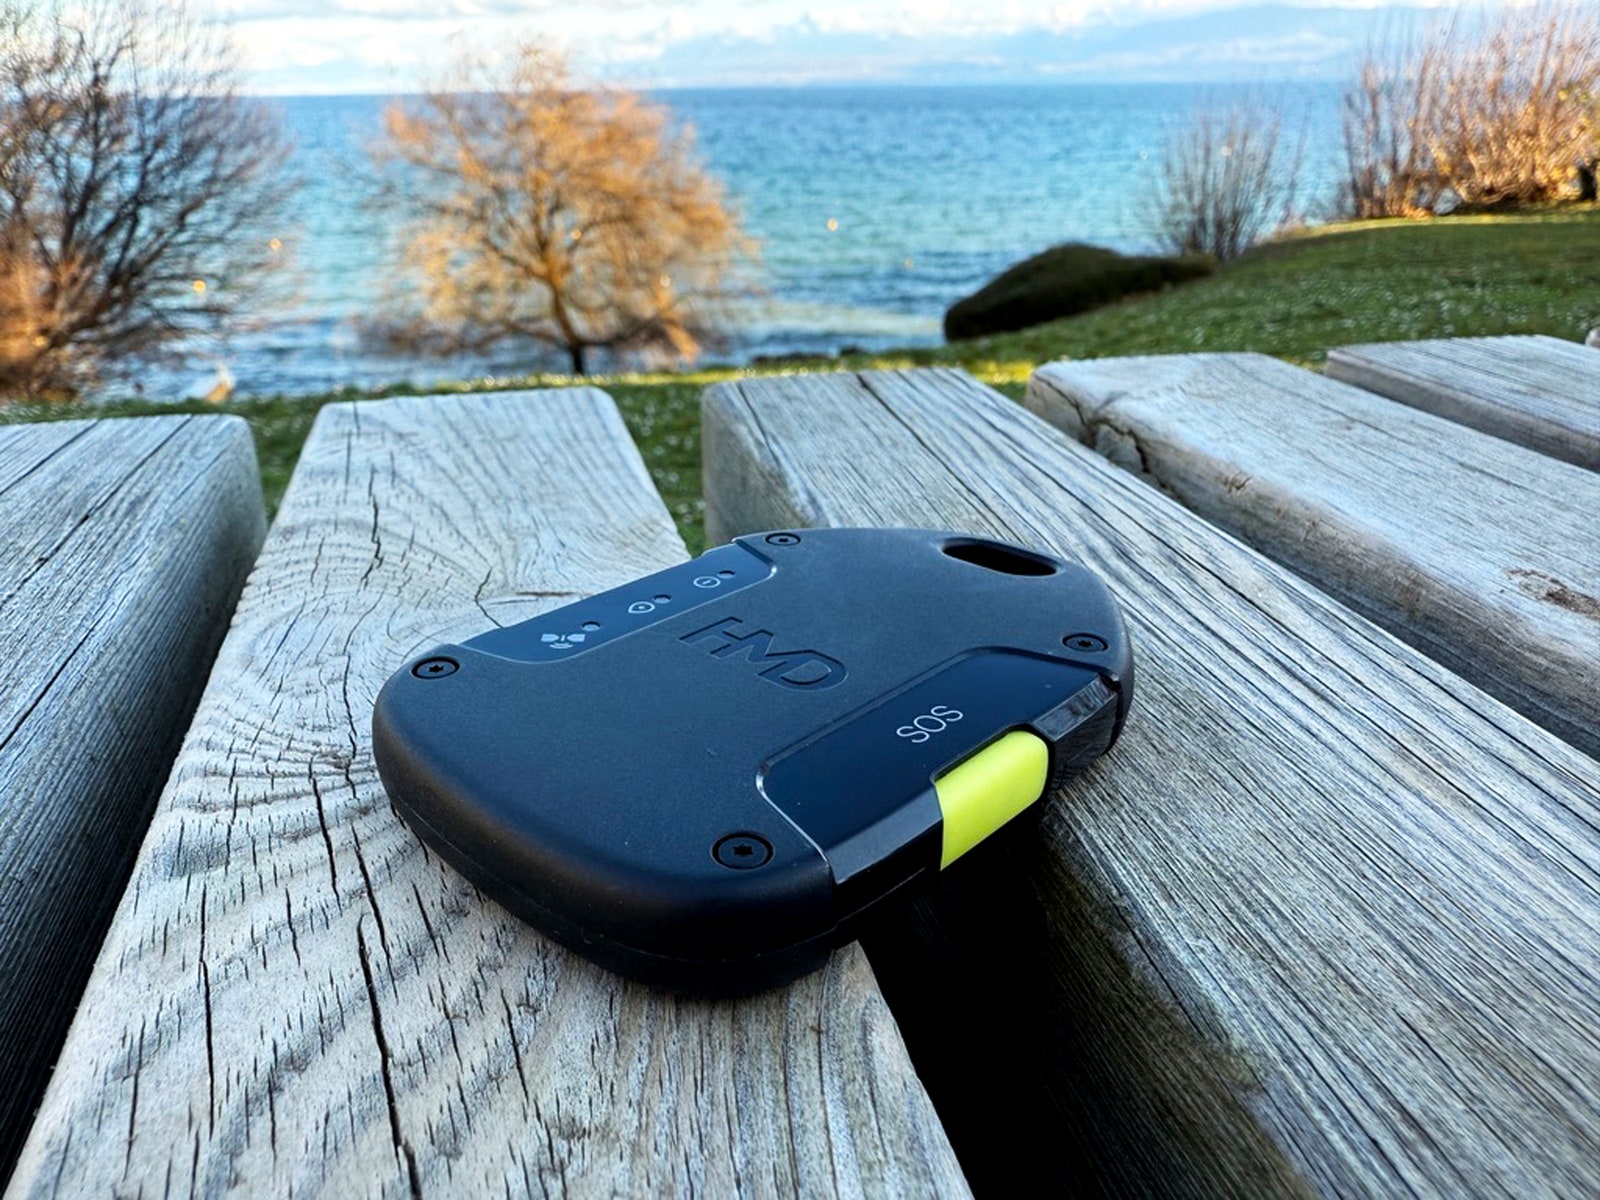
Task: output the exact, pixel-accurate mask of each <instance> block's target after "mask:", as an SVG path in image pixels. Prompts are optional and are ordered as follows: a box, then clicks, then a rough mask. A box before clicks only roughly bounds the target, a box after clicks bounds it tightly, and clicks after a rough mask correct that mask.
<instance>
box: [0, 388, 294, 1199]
mask: <svg viewBox="0 0 1600 1200" xmlns="http://www.w3.org/2000/svg"><path fill="white" fill-rule="evenodd" d="M265 532H266V518H265V514H264V511H263V509H262V505H261V483H260V478H259V476H258V474H257V471H256V459H255V450H254V447H253V445H252V443H251V440H250V430H249V428H248V427H247V426H246V425H245V423H244V422H243V421H241V420H239V419H238V418H235V417H222V416H217V417H183V416H172V417H149V418H141V419H138V420H112V421H70V422H59V423H48V424H40V425H12V426H6V427H0V661H3V662H4V664H5V665H4V673H5V685H4V687H0V1180H3V1179H4V1178H5V1177H6V1175H7V1174H8V1173H9V1171H10V1168H11V1165H12V1162H13V1161H14V1159H15V1158H16V1155H17V1152H18V1151H19V1150H20V1149H21V1146H22V1139H23V1136H24V1135H25V1134H26V1133H27V1129H28V1122H29V1119H30V1118H31V1116H32V1113H33V1109H34V1107H35V1105H37V1104H38V1102H39V1098H40V1096H41V1095H42V1094H43V1092H44V1087H45V1083H46V1081H47V1079H48V1077H49V1069H50V1064H51V1062H52V1061H53V1060H54V1058H55V1055H56V1051H57V1050H59V1049H60V1046H61V1041H62V1038H63V1037H65V1035H66V1032H67V1024H68V1022H69V1021H70V1020H71V1017H72V1010H73V1008H74V1006H75V1005H76V1004H77V1002H78V997H79V995H80V994H81V992H82V990H83V986H84V982H85V980H87V978H88V976H89V970H90V967H91V966H92V965H93V963H94V958H95V952H96V950H97V949H98V948H99V945H100V939H101V937H102V936H103V935H104V933H105V929H106V926H107V924H108V923H109V922H110V920H111V914H112V912H113V911H114V910H115V908H116V905H117V901H118V899H119V898H120V897H121V895H122V887H123V884H124V883H125V882H126V881H127V878H128V872H129V871H130V870H131V869H132V866H133V860H134V855H135V853H136V852H137V850H138V847H139V843H140V841H141V840H142V839H143V836H144V831H145V825H146V823H147V822H148V821H149V819H150V812H151V809H152V808H153V807H154V805H155V801H156V797H157V795H158V794H159V793H160V791H161V786H162V784H163V783H164V782H165V781H166V778H167V772H168V770H169V769H170V768H171V766H172V760H173V757H174V755H176V754H177V751H178V743H179V741H180V739H181V738H182V736H183V731H184V730H185V729H186V728H187V727H188V723H189V714H190V713H191V712H193V711H194V705H195V701H196V700H197V699H198V698H199V696H200V690H201V688H202V687H203V686H204V684H205V680H206V675H207V673H208V671H209V669H210V666H211V659H212V656H213V655H214V654H215V653H216V650H217V645H218V644H219V643H220V642H221V641H222V635H223V633H224V632H225V630H226V629H227V626H228V617H229V614H230V613H231V612H232V611H233V605H234V602H235V601H236V600H237V599H238V597H239V589H240V588H241V587H242V586H243V585H244V578H245V574H246V573H247V572H248V571H249V569H250V564H251V562H252V561H253V560H254V559H255V555H256V551H257V550H258V549H259V548H260V545H261V539H262V537H263V535H264V534H265Z"/></svg>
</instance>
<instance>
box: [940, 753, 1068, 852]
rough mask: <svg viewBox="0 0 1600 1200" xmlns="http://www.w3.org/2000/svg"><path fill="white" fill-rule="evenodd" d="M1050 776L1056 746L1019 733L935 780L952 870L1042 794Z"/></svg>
mask: <svg viewBox="0 0 1600 1200" xmlns="http://www.w3.org/2000/svg"><path fill="white" fill-rule="evenodd" d="M1049 775H1050V747H1049V746H1047V745H1046V744H1045V742H1044V740H1043V739H1042V738H1040V737H1038V736H1037V735H1036V734H1032V733H1029V732H1027V730H1024V729H1014V730H1012V731H1011V732H1010V733H1008V734H1006V735H1005V736H1004V737H1002V738H1000V739H999V740H998V741H995V742H991V743H990V744H989V745H987V746H985V747H984V748H983V749H982V750H980V751H978V752H977V753H976V754H974V755H973V756H972V757H971V758H968V759H964V760H963V761H961V762H960V763H957V764H956V765H955V766H954V767H952V768H951V769H950V770H948V771H946V772H945V773H944V774H943V775H941V776H939V778H938V779H935V780H934V781H933V790H934V793H935V794H936V795H937V796H938V797H939V811H940V812H942V813H943V814H944V854H943V856H942V857H941V859H940V861H939V866H940V868H941V869H943V868H944V867H948V866H949V865H950V864H951V863H953V862H955V860H956V859H958V858H960V857H961V856H962V855H963V854H965V853H966V852H967V851H968V850H971V849H972V848H973V847H974V846H976V845H977V844H978V843H979V842H981V841H983V839H984V838H986V837H988V836H989V835H990V834H991V833H993V832H994V831H995V830H996V829H999V828H1000V826H1002V825H1004V824H1005V823H1006V822H1007V821H1009V820H1011V818H1012V817H1014V816H1016V815H1017V814H1018V813H1020V812H1021V811H1022V810H1023V809H1025V808H1027V807H1028V805H1030V804H1032V803H1033V802H1034V801H1035V800H1037V799H1038V798H1039V797H1040V796H1042V795H1044V785H1045V781H1046V780H1047V779H1048V778H1049Z"/></svg>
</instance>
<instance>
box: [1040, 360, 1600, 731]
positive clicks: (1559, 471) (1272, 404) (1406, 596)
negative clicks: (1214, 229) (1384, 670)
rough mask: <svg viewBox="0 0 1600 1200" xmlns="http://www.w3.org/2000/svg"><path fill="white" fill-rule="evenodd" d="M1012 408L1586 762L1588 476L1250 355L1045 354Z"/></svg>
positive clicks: (1594, 654) (1599, 673) (1594, 690)
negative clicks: (1091, 451)
mask: <svg viewBox="0 0 1600 1200" xmlns="http://www.w3.org/2000/svg"><path fill="white" fill-rule="evenodd" d="M1578 349H1579V350H1580V351H1581V352H1582V353H1584V354H1588V355H1590V356H1591V357H1596V358H1600V355H1593V353H1592V352H1591V351H1587V350H1582V348H1581V347H1579V348H1578ZM1026 404H1027V406H1028V407H1029V408H1030V409H1032V410H1033V411H1034V412H1036V413H1039V414H1040V415H1042V416H1044V417H1045V418H1046V419H1048V420H1049V421H1051V422H1052V423H1054V424H1056V425H1058V426H1060V427H1061V428H1062V429H1064V430H1066V431H1067V432H1068V433H1070V434H1071V435H1072V436H1073V437H1075V438H1077V439H1078V440H1079V441H1082V442H1084V443H1086V444H1088V445H1090V446H1093V447H1094V448H1095V449H1097V450H1100V451H1101V452H1102V453H1104V454H1105V455H1106V456H1107V457H1109V458H1111V459H1112V461H1114V462H1116V463H1118V464H1119V465H1121V466H1124V467H1127V468H1128V469H1129V470H1131V471H1134V472H1136V473H1138V474H1140V475H1141V476H1143V477H1144V478H1145V479H1146V480H1148V481H1150V482H1152V483H1154V484H1156V485H1157V486H1158V487H1160V488H1161V489H1162V490H1163V491H1164V492H1166V493H1167V494H1168V495H1171V496H1174V497H1176V498H1177V499H1178V500H1181V501H1182V502H1183V503H1184V504H1186V505H1187V506H1189V507H1190V508H1192V509H1194V510H1195V511H1196V512H1198V513H1199V514H1200V515H1201V516H1203V517H1205V518H1207V519H1208V520H1210V521H1211V522H1213V523H1214V524H1216V525H1218V526H1221V527H1222V528H1224V529H1227V530H1229V531H1230V532H1232V533H1234V534H1237V535H1238V536H1239V537H1241V538H1243V539H1244V540H1245V541H1247V542H1249V543H1250V544H1251V545H1253V546H1255V547H1256V548H1258V549H1260V550H1262V551H1263V552H1265V553H1266V554H1268V555H1270V556H1271V557H1273V558H1275V559H1277V560H1278V561H1280V562H1282V563H1285V564H1287V565H1289V566H1291V567H1293V568H1294V569H1295V570H1296V571H1298V572H1299V573H1300V574H1302V575H1304V576H1305V577H1306V578H1308V579H1310V580H1312V581H1313V582H1314V583H1316V584H1318V585H1319V586H1321V587H1323V588H1325V589H1327V590H1328V591H1329V592H1331V593H1332V594H1333V595H1335V596H1337V597H1338V598H1340V599H1341V600H1344V601H1345V602H1346V603H1348V604H1350V605H1351V606H1352V607H1354V608H1356V609H1357V610H1359V611H1360V612H1362V613H1365V614H1366V615H1368V616H1370V617H1372V618H1373V619H1374V620H1376V621H1377V622H1378V623H1379V624H1381V625H1384V626H1385V627H1386V628H1388V629H1389V630H1391V631H1392V632H1394V633H1396V634H1398V635H1399V636H1401V637H1402V638H1404V639H1405V640H1406V641H1408V642H1410V643H1411V644H1413V645H1415V646H1417V647H1418V648H1420V649H1422V650H1424V651H1425V652H1426V653H1428V654H1430V655H1432V656H1433V657H1434V658H1437V659H1438V660H1439V661H1440V662H1442V663H1444V664H1446V665H1447V666H1449V667H1450V668H1451V669H1453V670H1455V671H1456V672H1457V673H1459V674H1461V675H1463V676H1465V677H1466V678H1468V679H1470V680H1472V681H1473V682H1474V683H1477V684H1478V685H1479V686H1481V687H1483V688H1485V689H1486V690H1487V691H1489V692H1491V693H1493V694H1494V695H1496V696H1498V697H1499V698H1500V699H1502V700H1504V701H1505V702H1506V703H1508V704H1510V705H1511V706H1512V707H1514V708H1516V709H1517V710H1519V711H1520V712H1522V713H1524V714H1525V715H1527V716H1529V717H1532V718H1533V719H1534V720H1536V721H1538V722H1539V723H1540V724H1542V725H1544V726H1546V727H1547V728H1549V729H1552V730H1554V731H1556V732H1557V733H1559V734H1560V735H1561V736H1563V737H1565V738H1567V739H1568V740H1569V741H1571V742H1572V743H1573V744H1574V745H1576V746H1578V747H1579V748H1580V749H1583V750H1586V751H1587V752H1588V753H1590V754H1596V755H1600V516H1597V514H1600V475H1597V474H1595V473H1594V472H1591V471H1585V470H1583V469H1581V468H1579V467H1575V466H1572V465H1571V464H1569V463H1564V462H1559V461H1557V460H1555V459H1552V458H1549V457H1547V456H1545V455H1543V454H1539V453H1536V452H1534V451H1532V450H1527V449H1523V448H1522V447H1519V446H1515V445H1512V444H1510V443H1508V442H1505V441H1502V440H1500V439H1498V438H1494V437H1490V436H1489V435H1487V434H1483V433H1480V432H1478V431H1477V430H1474V429H1469V428H1467V427H1466V426H1463V425H1457V424H1455V423H1453V422H1451V421H1447V420H1444V419H1442V418H1440V417H1435V416H1432V415H1430V414H1428V413H1423V412H1418V411H1415V410H1413V409H1410V408H1407V407H1405V406H1403V405H1399V404H1396V403H1394V402H1393V401H1390V400H1386V399H1384V398H1382V397H1380V396H1375V395H1372V394H1371V393H1368V392H1364V391H1361V390H1360V389H1357V388H1353V387H1349V386H1348V385H1346V384H1342V383H1336V382H1334V381H1332V380H1328V379H1324V378H1322V377H1321V376H1318V375H1315V374H1313V373H1311V372H1309V371H1303V370H1301V369H1299V368H1298V367H1293V366H1290V365H1288V364H1287V363H1283V362H1280V361H1278V360H1277V359H1272V358H1267V357H1266V356H1264V355H1258V354H1197V355H1171V356H1158V357H1149V358H1119V359H1094V360H1086V361H1083V362H1069V363H1052V364H1050V365H1048V366H1045V367H1041V368H1040V369H1039V370H1038V371H1036V372H1035V373H1034V376H1033V379H1032V381H1031V382H1030V383H1029V386H1028V393H1027V398H1026Z"/></svg>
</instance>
